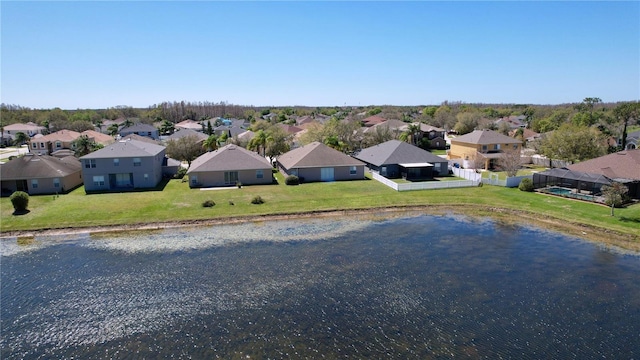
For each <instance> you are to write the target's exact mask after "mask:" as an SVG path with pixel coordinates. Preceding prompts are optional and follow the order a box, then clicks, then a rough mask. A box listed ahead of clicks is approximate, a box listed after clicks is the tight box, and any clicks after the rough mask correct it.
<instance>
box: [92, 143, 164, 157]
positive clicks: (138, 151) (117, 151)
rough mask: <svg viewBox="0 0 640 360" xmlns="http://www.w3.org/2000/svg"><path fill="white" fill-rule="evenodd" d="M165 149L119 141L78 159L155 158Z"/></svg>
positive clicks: (153, 145) (152, 145)
mask: <svg viewBox="0 0 640 360" xmlns="http://www.w3.org/2000/svg"><path fill="white" fill-rule="evenodd" d="M164 149H165V147H164V146H162V145H156V144H151V143H148V142H143V141H137V140H120V141H118V142H115V143H113V144H111V145H107V146H105V147H104V148H102V149H100V150H97V151H94V152H92V153H90V154H87V155H85V156H83V157H81V158H80V159H111V158H129V157H148V156H155V155H157V154H159V153H160V152H162V151H163V150H164Z"/></svg>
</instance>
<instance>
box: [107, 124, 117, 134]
mask: <svg viewBox="0 0 640 360" xmlns="http://www.w3.org/2000/svg"><path fill="white" fill-rule="evenodd" d="M119 130H120V127H119V126H118V124H111V125H109V127H108V128H107V134H109V135H111V136H116V135H118V131H119Z"/></svg>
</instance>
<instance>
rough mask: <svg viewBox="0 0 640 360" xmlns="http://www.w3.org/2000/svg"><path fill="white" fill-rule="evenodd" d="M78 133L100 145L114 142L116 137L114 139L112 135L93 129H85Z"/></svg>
mask: <svg viewBox="0 0 640 360" xmlns="http://www.w3.org/2000/svg"><path fill="white" fill-rule="evenodd" d="M80 135H85V136H87V137H88V138H89V140H92V141H94V142H95V143H96V144H100V145H102V146H107V145H109V144H113V143H114V142H116V139H114V138H113V137H112V136H109V135H107V134H103V133H101V132H97V131H94V130H85V131H83V132H81V133H80Z"/></svg>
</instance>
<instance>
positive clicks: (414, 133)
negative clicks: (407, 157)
mask: <svg viewBox="0 0 640 360" xmlns="http://www.w3.org/2000/svg"><path fill="white" fill-rule="evenodd" d="M407 132H408V133H409V136H410V137H411V144H413V145H417V144H418V136H419V135H420V124H418V123H412V124H409V126H407Z"/></svg>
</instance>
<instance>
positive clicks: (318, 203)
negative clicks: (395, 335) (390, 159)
mask: <svg viewBox="0 0 640 360" xmlns="http://www.w3.org/2000/svg"><path fill="white" fill-rule="evenodd" d="M276 178H277V179H278V182H279V184H278V185H259V186H243V187H242V188H241V189H237V188H232V189H225V190H215V191H202V190H199V189H190V188H189V186H188V183H187V182H182V181H180V180H171V181H169V182H168V184H167V185H166V187H165V188H164V189H163V190H162V191H145V192H129V193H109V194H94V195H86V194H85V192H84V188H82V187H80V188H78V189H76V190H74V191H73V192H71V193H69V194H66V195H60V196H59V197H54V196H52V195H42V196H31V197H30V201H29V209H30V212H29V213H28V214H26V215H21V216H14V215H12V213H13V207H12V206H11V202H10V200H9V199H8V198H2V199H0V220H1V221H0V230H1V231H3V232H4V231H14V230H38V229H50V228H68V227H91V226H107V225H130V224H139V223H151V222H163V221H188V220H202V219H216V218H225V217H234V216H246V215H267V214H290V213H298V212H310V211H318V210H349V209H365V208H376V207H392V206H425V207H426V209H428V207H429V206H431V205H450V206H456V207H459V206H460V205H462V209H465V208H464V205H469V208H473V209H488V208H505V209H513V210H522V211H526V212H527V213H525V214H531V216H532V217H535V216H536V214H540V215H546V216H551V217H555V218H557V219H560V220H561V221H569V222H573V223H582V224H589V225H592V226H597V227H601V228H607V229H612V230H615V231H617V232H620V233H624V234H630V235H633V236H637V235H638V234H640V204H636V205H633V206H630V207H628V208H624V209H616V216H615V217H611V216H609V212H610V209H609V208H607V207H605V206H601V205H595V204H590V203H584V202H580V201H574V200H569V199H564V198H559V197H553V196H546V195H542V194H538V193H525V192H521V191H519V190H517V189H508V188H503V187H498V186H483V187H473V188H458V189H441V190H422V191H406V192H396V191H394V190H392V189H390V188H388V187H387V186H385V185H382V184H380V183H378V182H377V181H375V180H362V181H346V182H331V183H310V184H302V185H298V186H286V185H284V179H283V177H282V175H281V174H279V173H278V174H276ZM257 195H259V196H261V197H262V198H263V199H264V200H265V203H264V204H262V205H253V204H251V199H253V197H255V196H257ZM205 200H213V201H214V202H215V203H216V205H215V206H213V207H210V208H205V207H202V203H203V202H204V201H205ZM230 202H233V204H234V205H231V204H230ZM463 212H464V211H463ZM522 222H525V223H526V222H527V220H526V219H522Z"/></svg>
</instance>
